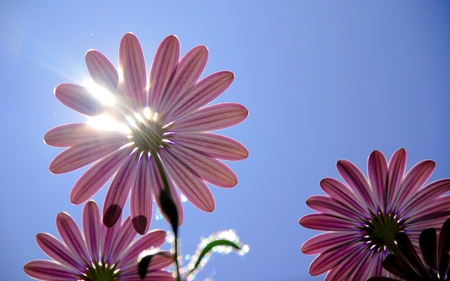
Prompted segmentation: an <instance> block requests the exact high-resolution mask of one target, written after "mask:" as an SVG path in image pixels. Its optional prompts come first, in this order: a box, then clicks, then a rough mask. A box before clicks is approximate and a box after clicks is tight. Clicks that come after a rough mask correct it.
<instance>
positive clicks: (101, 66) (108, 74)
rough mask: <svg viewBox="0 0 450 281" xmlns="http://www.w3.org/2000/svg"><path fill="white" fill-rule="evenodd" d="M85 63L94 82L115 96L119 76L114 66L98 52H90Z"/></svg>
mask: <svg viewBox="0 0 450 281" xmlns="http://www.w3.org/2000/svg"><path fill="white" fill-rule="evenodd" d="M85 61H86V67H87V70H88V71H89V74H90V75H91V77H92V79H93V80H94V82H95V83H96V84H98V85H99V86H101V87H104V88H105V89H106V90H108V91H109V92H111V93H112V94H114V93H115V92H116V91H117V85H118V83H119V74H118V73H117V69H116V68H115V67H114V65H113V64H112V63H111V62H110V61H109V60H108V59H107V58H106V57H105V56H104V55H103V54H102V53H100V52H99V51H97V50H90V51H88V52H87V53H86V56H85Z"/></svg>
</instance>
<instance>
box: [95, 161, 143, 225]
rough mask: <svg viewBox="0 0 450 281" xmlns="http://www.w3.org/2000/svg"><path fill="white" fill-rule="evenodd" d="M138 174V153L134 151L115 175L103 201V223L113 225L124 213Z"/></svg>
mask: <svg viewBox="0 0 450 281" xmlns="http://www.w3.org/2000/svg"><path fill="white" fill-rule="evenodd" d="M135 174H136V155H135V153H132V154H130V155H129V156H128V158H127V159H125V161H124V163H123V164H122V165H121V166H120V168H119V170H118V171H117V173H116V175H115V176H114V178H113V180H112V182H111V184H110V186H109V188H108V191H107V193H106V198H105V202H104V203H103V223H104V224H105V225H106V226H107V227H111V226H113V225H114V224H115V223H116V222H117V220H118V219H119V218H120V215H121V214H122V211H123V208H124V206H125V203H126V201H127V198H128V194H129V192H130V189H131V186H132V184H133V183H134V178H135Z"/></svg>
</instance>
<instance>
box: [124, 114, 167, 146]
mask: <svg viewBox="0 0 450 281" xmlns="http://www.w3.org/2000/svg"><path fill="white" fill-rule="evenodd" d="M155 116H157V115H155ZM146 117H149V116H146ZM130 123H132V126H131V133H132V139H133V141H134V145H135V146H136V147H137V148H138V149H139V150H140V151H142V152H149V153H150V154H151V155H156V153H157V152H158V151H159V150H160V149H161V148H162V147H164V146H165V147H167V146H168V143H167V139H168V135H167V134H166V131H167V129H168V128H169V127H170V126H162V124H161V122H159V121H158V120H157V119H156V118H155V117H154V118H152V119H149V118H142V117H140V116H139V115H138V118H133V119H131V122H130ZM169 125H170V124H169Z"/></svg>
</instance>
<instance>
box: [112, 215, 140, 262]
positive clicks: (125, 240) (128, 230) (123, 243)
mask: <svg viewBox="0 0 450 281" xmlns="http://www.w3.org/2000/svg"><path fill="white" fill-rule="evenodd" d="M135 237H136V231H135V230H134V228H133V225H132V223H131V218H130V216H128V217H127V218H126V219H125V220H124V221H123V222H122V225H121V230H120V232H119V233H118V235H117V236H116V237H115V239H114V240H115V241H114V248H113V249H112V252H111V260H119V257H120V256H122V254H123V253H124V252H125V251H126V249H127V248H128V247H129V246H130V245H131V243H132V242H133V240H134V238H135Z"/></svg>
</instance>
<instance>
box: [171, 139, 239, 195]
mask: <svg viewBox="0 0 450 281" xmlns="http://www.w3.org/2000/svg"><path fill="white" fill-rule="evenodd" d="M166 151H167V152H168V153H170V154H171V155H172V157H173V158H174V159H177V160H178V162H179V164H176V165H177V166H180V165H184V166H185V167H189V170H191V171H192V172H193V173H194V174H196V175H198V176H199V177H200V178H201V179H202V180H204V181H207V182H209V183H211V184H213V185H215V186H218V187H224V188H230V187H234V186H236V184H237V177H236V175H235V174H234V172H233V170H231V169H230V168H229V167H228V166H227V165H225V164H223V163H222V162H220V161H219V160H217V159H215V158H211V157H209V156H207V155H205V154H202V153H199V152H196V151H193V150H191V149H189V148H186V147H183V146H180V145H172V146H171V148H170V149H167V150H166Z"/></svg>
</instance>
